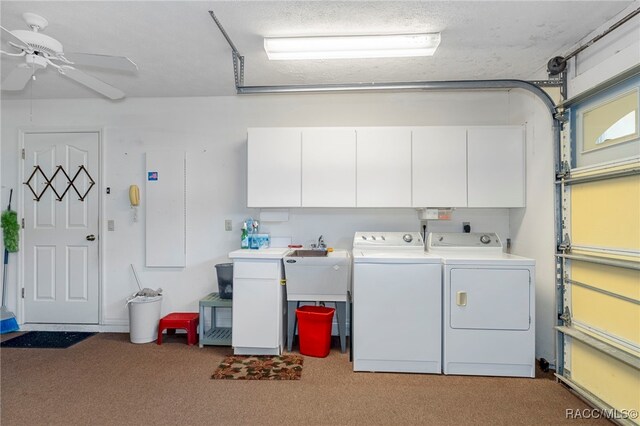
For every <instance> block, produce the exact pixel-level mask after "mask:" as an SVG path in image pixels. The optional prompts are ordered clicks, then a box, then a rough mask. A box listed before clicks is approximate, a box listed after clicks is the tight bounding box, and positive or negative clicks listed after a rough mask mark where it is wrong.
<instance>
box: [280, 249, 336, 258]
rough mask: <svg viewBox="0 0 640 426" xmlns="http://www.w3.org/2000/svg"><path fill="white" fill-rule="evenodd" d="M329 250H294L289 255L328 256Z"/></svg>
mask: <svg viewBox="0 0 640 426" xmlns="http://www.w3.org/2000/svg"><path fill="white" fill-rule="evenodd" d="M327 253H328V252H327V250H294V251H292V252H291V253H290V254H288V255H287V257H327Z"/></svg>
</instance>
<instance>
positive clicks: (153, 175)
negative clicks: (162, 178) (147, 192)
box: [147, 172, 158, 181]
mask: <svg viewBox="0 0 640 426" xmlns="http://www.w3.org/2000/svg"><path fill="white" fill-rule="evenodd" d="M147 180H149V181H151V180H158V172H148V176H147Z"/></svg>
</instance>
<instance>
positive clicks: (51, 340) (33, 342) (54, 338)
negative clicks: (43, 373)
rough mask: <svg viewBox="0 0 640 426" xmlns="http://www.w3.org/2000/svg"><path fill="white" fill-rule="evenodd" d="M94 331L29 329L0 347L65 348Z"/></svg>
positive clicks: (91, 334)
mask: <svg viewBox="0 0 640 426" xmlns="http://www.w3.org/2000/svg"><path fill="white" fill-rule="evenodd" d="M94 334H96V333H87V332H75V331H29V332H27V333H24V334H21V335H20V336H17V337H14V338H13V339H8V340H5V341H4V342H2V343H0V347H2V348H39V349H49V348H50V349H65V348H68V347H70V346H73V345H75V344H76V343H78V342H81V341H83V340H84V339H86V338H87V337H91V336H93V335H94Z"/></svg>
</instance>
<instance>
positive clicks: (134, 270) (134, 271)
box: [130, 263, 142, 291]
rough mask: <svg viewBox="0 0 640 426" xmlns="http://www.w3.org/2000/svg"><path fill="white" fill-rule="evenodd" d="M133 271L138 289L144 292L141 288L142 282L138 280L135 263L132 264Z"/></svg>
mask: <svg viewBox="0 0 640 426" xmlns="http://www.w3.org/2000/svg"><path fill="white" fill-rule="evenodd" d="M130 265H131V270H132V271H133V276H134V277H135V278H136V283H138V288H139V289H140V291H142V287H140V280H139V279H138V274H137V273H136V268H134V267H133V263H130Z"/></svg>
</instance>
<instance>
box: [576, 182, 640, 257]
mask: <svg viewBox="0 0 640 426" xmlns="http://www.w3.org/2000/svg"><path fill="white" fill-rule="evenodd" d="M639 217H640V176H629V177H624V178H616V179H611V180H602V181H596V182H590V183H584V184H580V185H575V186H573V187H572V188H571V241H572V244H573V245H579V246H595V247H608V248H617V249H623V250H635V251H638V250H640V220H638V218H639Z"/></svg>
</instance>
